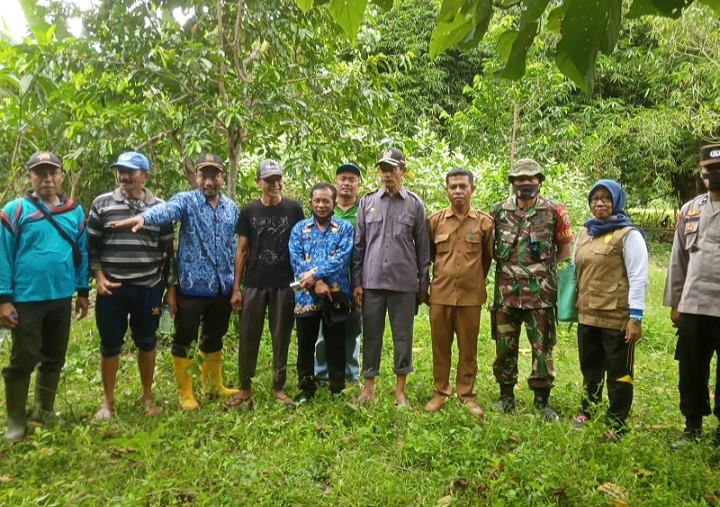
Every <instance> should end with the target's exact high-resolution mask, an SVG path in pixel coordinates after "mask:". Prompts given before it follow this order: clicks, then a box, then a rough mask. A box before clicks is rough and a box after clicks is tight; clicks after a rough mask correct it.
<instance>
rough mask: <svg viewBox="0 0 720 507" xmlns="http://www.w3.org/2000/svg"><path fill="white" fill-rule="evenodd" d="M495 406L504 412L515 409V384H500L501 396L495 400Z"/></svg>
mask: <svg viewBox="0 0 720 507" xmlns="http://www.w3.org/2000/svg"><path fill="white" fill-rule="evenodd" d="M495 408H496V409H498V410H502V411H503V412H510V411H512V410H514V409H515V384H500V398H498V400H497V401H496V402H495Z"/></svg>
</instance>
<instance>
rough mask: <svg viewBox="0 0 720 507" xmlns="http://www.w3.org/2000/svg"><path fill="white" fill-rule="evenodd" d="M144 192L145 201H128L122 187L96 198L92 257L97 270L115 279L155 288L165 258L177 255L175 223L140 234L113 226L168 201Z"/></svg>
mask: <svg viewBox="0 0 720 507" xmlns="http://www.w3.org/2000/svg"><path fill="white" fill-rule="evenodd" d="M143 190H144V191H145V196H144V197H143V198H142V199H128V198H126V197H125V195H123V193H122V191H121V190H120V189H119V188H116V189H115V190H114V191H112V192H108V193H106V194H102V195H100V196H98V197H96V198H95V200H94V201H93V203H92V207H91V208H90V215H89V217H88V257H89V259H90V266H91V267H92V268H93V271H94V270H95V269H100V268H101V269H102V270H103V272H104V273H105V275H108V276H110V277H112V278H113V279H115V280H122V281H127V282H128V283H131V284H132V285H137V286H140V287H154V286H155V285H156V284H157V283H158V282H159V281H160V280H161V279H162V277H163V273H162V271H163V270H162V268H163V266H164V261H163V259H164V258H165V259H166V261H165V262H169V259H170V258H172V256H173V255H174V251H173V241H174V240H175V232H174V230H173V226H172V223H166V224H163V225H161V226H157V225H149V224H146V226H145V227H143V228H142V229H140V230H139V231H137V233H133V232H132V231H131V230H130V229H129V228H124V229H112V228H111V227H110V222H116V221H120V220H125V219H126V218H131V217H134V216H135V215H136V214H138V213H142V212H143V211H145V210H147V209H150V208H152V207H153V206H156V205H158V204H162V203H163V202H165V201H163V200H162V199H158V198H157V197H155V196H154V195H153V194H152V192H150V190H148V189H146V188H143Z"/></svg>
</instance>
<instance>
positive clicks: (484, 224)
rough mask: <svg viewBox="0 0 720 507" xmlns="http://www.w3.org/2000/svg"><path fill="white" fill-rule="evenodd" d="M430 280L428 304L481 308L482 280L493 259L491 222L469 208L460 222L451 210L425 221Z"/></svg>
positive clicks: (450, 207) (435, 214) (483, 291)
mask: <svg viewBox="0 0 720 507" xmlns="http://www.w3.org/2000/svg"><path fill="white" fill-rule="evenodd" d="M428 231H429V233H430V257H431V258H432V260H433V277H432V282H431V283H430V302H431V303H433V304H440V305H450V306H481V305H482V304H483V303H484V302H485V301H486V300H487V292H486V291H485V278H486V277H487V274H488V271H489V270H490V262H491V261H492V258H493V220H492V218H490V215H488V214H487V213H483V212H482V211H478V210H476V209H474V208H470V210H469V211H468V214H467V216H466V217H464V218H463V220H462V222H461V221H460V220H459V219H458V217H457V216H455V213H453V210H452V206H448V207H447V208H445V209H442V210H439V211H436V212H434V213H432V214H431V215H430V216H429V217H428Z"/></svg>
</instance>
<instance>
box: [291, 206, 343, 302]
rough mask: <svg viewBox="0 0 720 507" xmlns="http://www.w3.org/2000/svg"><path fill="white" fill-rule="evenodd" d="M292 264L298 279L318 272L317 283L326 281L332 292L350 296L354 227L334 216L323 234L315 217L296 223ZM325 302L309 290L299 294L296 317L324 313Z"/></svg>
mask: <svg viewBox="0 0 720 507" xmlns="http://www.w3.org/2000/svg"><path fill="white" fill-rule="evenodd" d="M288 245H289V247H290V264H292V268H293V272H294V273H295V277H296V278H300V274H301V273H304V272H306V271H314V275H313V277H314V278H315V279H316V280H323V281H324V282H325V283H327V284H328V286H329V287H330V290H331V291H333V292H335V291H343V292H344V293H345V295H346V296H348V298H350V297H351V294H350V276H349V274H348V271H347V264H348V260H349V259H350V254H351V252H352V248H353V226H352V224H350V222H348V221H347V220H343V219H341V218H336V217H333V218H332V219H331V220H330V223H329V224H328V226H327V227H326V228H325V230H324V231H321V230H320V229H319V228H318V227H317V224H316V223H315V219H314V218H313V217H310V218H306V219H305V220H302V221H300V222H298V223H296V224H295V226H294V227H293V229H292V232H291V233H290V241H289V243H288ZM322 306H323V301H322V299H319V298H318V297H317V296H316V295H315V293H314V292H311V291H309V290H307V289H304V290H301V291H299V292H296V293H295V314H296V315H303V314H307V313H315V312H319V311H321V310H322Z"/></svg>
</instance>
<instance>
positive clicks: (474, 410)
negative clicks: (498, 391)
mask: <svg viewBox="0 0 720 507" xmlns="http://www.w3.org/2000/svg"><path fill="white" fill-rule="evenodd" d="M467 410H468V412H470V413H471V414H472V415H474V416H477V417H481V416H482V415H483V410H482V409H481V408H480V405H478V404H477V402H475V401H471V402H470V403H468V404H467Z"/></svg>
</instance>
